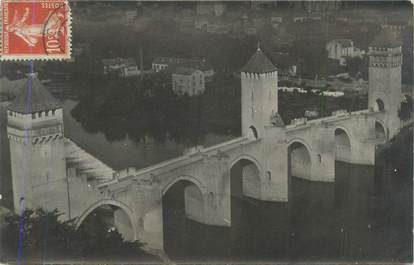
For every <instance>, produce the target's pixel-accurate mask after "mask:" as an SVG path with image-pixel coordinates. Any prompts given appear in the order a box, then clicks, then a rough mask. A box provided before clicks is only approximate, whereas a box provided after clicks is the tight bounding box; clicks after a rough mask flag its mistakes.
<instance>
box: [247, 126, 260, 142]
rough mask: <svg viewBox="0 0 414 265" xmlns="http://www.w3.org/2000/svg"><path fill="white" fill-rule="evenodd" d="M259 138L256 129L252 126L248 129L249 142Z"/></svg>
mask: <svg viewBox="0 0 414 265" xmlns="http://www.w3.org/2000/svg"><path fill="white" fill-rule="evenodd" d="M258 138H259V134H258V133H257V129H256V127H254V126H253V125H252V126H250V127H249V130H248V133H247V139H249V140H256V139H258Z"/></svg>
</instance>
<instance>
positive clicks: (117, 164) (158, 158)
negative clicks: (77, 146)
mask: <svg viewBox="0 0 414 265" xmlns="http://www.w3.org/2000/svg"><path fill="white" fill-rule="evenodd" d="M76 104H77V102H76V101H74V100H63V101H62V102H61V105H62V107H63V111H64V124H65V135H66V136H67V137H70V138H72V139H74V140H77V142H80V143H81V144H82V145H83V146H85V147H86V148H87V150H88V151H89V152H91V153H92V154H93V155H95V156H96V157H98V158H99V159H101V160H102V161H103V162H105V163H106V164H107V165H109V166H111V167H112V168H114V169H124V168H127V167H136V168H137V169H140V168H143V167H146V166H150V165H153V164H156V163H159V162H162V161H165V160H168V159H171V158H175V157H178V156H180V155H182V153H183V151H184V150H185V149H187V148H190V147H191V146H186V145H184V144H178V143H176V142H175V141H173V140H166V141H165V142H162V143H159V142H157V141H155V140H153V139H151V138H150V137H147V138H146V139H145V140H144V141H141V142H135V141H133V140H131V139H130V138H129V137H128V136H127V137H126V138H125V139H123V140H119V141H108V140H107V138H106V137H105V135H104V134H103V133H102V132H98V133H89V132H86V131H85V130H84V129H83V128H82V125H81V123H80V122H78V121H76V119H75V118H74V117H72V115H71V111H72V109H73V108H74V107H75V106H76ZM232 138H233V137H231V136H224V135H216V134H213V133H210V134H207V135H206V136H205V137H204V138H203V142H202V143H201V144H202V145H203V146H205V147H207V146H211V145H214V144H218V143H221V142H225V141H227V140H230V139H232Z"/></svg>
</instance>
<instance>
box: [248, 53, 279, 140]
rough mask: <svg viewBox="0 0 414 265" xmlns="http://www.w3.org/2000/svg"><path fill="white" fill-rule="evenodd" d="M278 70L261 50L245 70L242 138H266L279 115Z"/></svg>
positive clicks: (255, 54)
mask: <svg viewBox="0 0 414 265" xmlns="http://www.w3.org/2000/svg"><path fill="white" fill-rule="evenodd" d="M277 81H278V77H277V68H276V66H274V65H273V63H272V62H271V61H270V60H269V58H267V57H266V55H265V54H264V53H263V51H262V50H261V49H260V47H259V48H258V49H257V51H256V52H255V53H254V54H253V56H252V57H251V58H250V60H249V61H248V62H247V63H246V65H245V66H244V67H243V68H242V70H241V97H242V99H241V108H242V111H241V113H242V135H243V136H246V137H253V138H260V137H263V134H264V128H265V126H270V125H271V124H272V119H273V118H274V117H275V116H276V115H278V114H277V113H278V86H277Z"/></svg>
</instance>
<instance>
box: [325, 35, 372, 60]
mask: <svg viewBox="0 0 414 265" xmlns="http://www.w3.org/2000/svg"><path fill="white" fill-rule="evenodd" d="M326 50H327V51H328V58H330V59H334V60H339V63H340V64H341V65H345V64H346V59H347V58H349V57H351V58H352V57H363V56H364V55H365V51H364V50H360V49H358V48H356V47H354V43H353V41H352V40H348V39H335V40H331V41H330V42H328V43H327V44H326Z"/></svg>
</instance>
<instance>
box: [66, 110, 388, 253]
mask: <svg viewBox="0 0 414 265" xmlns="http://www.w3.org/2000/svg"><path fill="white" fill-rule="evenodd" d="M379 117H381V113H380V112H370V111H359V112H352V113H346V112H341V111H339V112H337V113H334V115H333V116H330V117H326V118H322V119H316V120H312V121H305V120H296V121H294V122H293V123H292V124H291V125H288V126H285V127H281V128H278V127H273V126H269V127H267V128H266V129H265V136H264V137H263V138H257V139H256V138H254V137H250V138H249V137H240V138H237V139H234V140H231V141H228V142H225V143H222V144H219V145H215V146H212V147H208V148H203V147H200V146H198V147H195V148H193V149H192V150H189V151H187V153H186V154H184V155H183V156H181V157H178V158H175V159H172V160H168V161H165V162H162V163H159V164H156V165H153V166H150V167H147V168H143V169H140V170H137V169H135V168H127V169H125V170H121V171H118V172H115V173H114V174H113V176H112V177H111V178H108V179H106V180H104V181H99V182H97V183H95V184H89V186H88V184H87V180H83V181H82V180H81V179H82V177H79V174H77V173H76V172H74V171H76V168H69V169H68V172H69V174H68V179H69V195H70V199H69V200H70V202H69V204H70V205H71V210H70V212H71V217H76V218H77V223H78V225H81V224H82V222H83V220H84V219H85V218H86V217H87V216H88V215H89V214H90V213H92V212H93V211H94V210H95V209H97V208H99V207H102V206H111V207H112V209H113V210H114V225H115V226H116V227H117V228H118V230H119V231H121V233H122V234H123V235H124V237H125V238H126V239H127V240H135V239H139V240H140V241H142V242H145V243H147V244H148V247H150V248H153V249H162V248H163V205H162V199H163V196H164V195H165V194H166V192H167V191H168V190H169V189H170V188H171V187H173V186H174V185H177V184H181V185H183V186H184V187H185V188H184V190H183V192H184V197H185V213H186V216H187V217H188V218H190V219H192V220H195V221H197V222H200V223H203V224H208V225H218V226H230V225H231V196H240V195H244V196H248V197H252V198H255V199H258V200H264V201H287V200H288V183H289V181H288V177H289V176H295V177H299V178H305V179H308V180H310V181H326V182H332V181H334V180H335V160H340V161H345V162H349V163H356V164H365V165H373V164H374V163H375V146H376V144H378V143H383V142H384V141H385V140H386V129H385V128H384V127H383V125H382V123H381V119H380V118H379ZM67 142H71V143H70V144H75V143H73V142H72V141H71V140H69V139H67ZM238 186H240V187H238ZM80 191H81V192H80ZM72 194H73V195H72Z"/></svg>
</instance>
